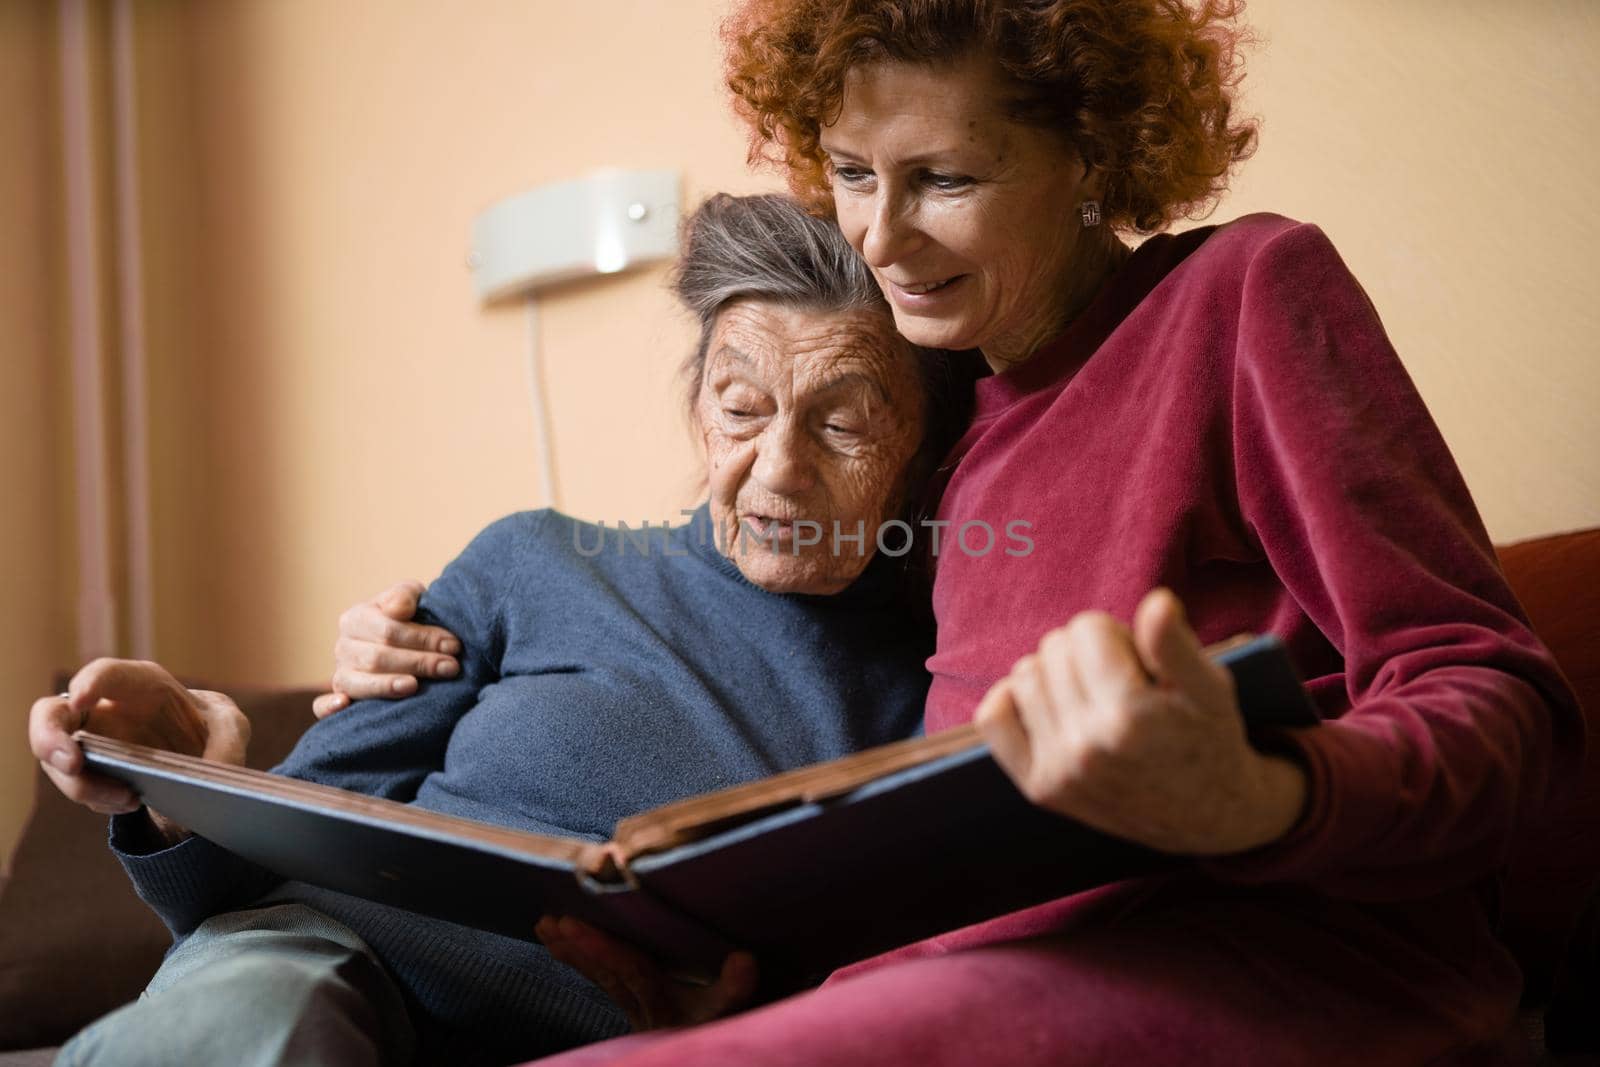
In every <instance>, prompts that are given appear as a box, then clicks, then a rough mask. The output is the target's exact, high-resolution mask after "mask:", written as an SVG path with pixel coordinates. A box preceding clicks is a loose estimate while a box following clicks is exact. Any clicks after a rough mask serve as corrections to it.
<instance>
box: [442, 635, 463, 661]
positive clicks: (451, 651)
mask: <svg viewBox="0 0 1600 1067" xmlns="http://www.w3.org/2000/svg"><path fill="white" fill-rule="evenodd" d="M439 651H440V652H443V653H444V654H445V655H447V656H459V655H460V654H461V642H460V641H457V640H456V639H455V638H453V637H447V638H445V639H444V640H443V641H440V642H439Z"/></svg>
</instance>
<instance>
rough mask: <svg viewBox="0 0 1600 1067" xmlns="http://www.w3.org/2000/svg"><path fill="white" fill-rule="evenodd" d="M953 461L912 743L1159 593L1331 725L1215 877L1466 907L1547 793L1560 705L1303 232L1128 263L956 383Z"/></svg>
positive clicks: (1409, 405)
mask: <svg viewBox="0 0 1600 1067" xmlns="http://www.w3.org/2000/svg"><path fill="white" fill-rule="evenodd" d="M955 456H956V457H958V458H959V464H958V465H957V466H956V467H955V469H954V472H953V474H952V475H951V477H950V480H949V483H948V486H947V488H946V490H945V493H944V496H943V499H942V503H941V505H940V508H939V515H938V518H940V519H943V520H946V521H948V522H950V523H951V524H952V525H951V528H950V530H949V531H948V532H947V534H946V538H945V544H944V545H943V546H942V551H941V552H940V554H939V557H938V563H937V569H936V576H935V584H934V608H935V612H936V615H937V618H938V646H937V650H936V652H935V654H934V655H933V657H932V658H931V659H930V660H929V667H930V669H931V670H932V672H933V687H932V690H931V691H930V694H929V699H928V711H927V726H928V729H929V731H930V732H931V731H935V730H940V729H945V728H948V727H950V726H954V725H957V724H960V723H964V722H966V721H968V720H969V719H970V718H971V717H972V713H973V710H974V708H975V707H976V704H977V702H978V700H979V698H980V697H981V696H982V694H983V692H984V691H985V689H986V688H987V687H988V686H989V685H991V684H992V683H993V682H994V681H995V680H997V679H998V678H1000V677H1001V676H1002V675H1003V674H1004V673H1006V672H1007V671H1008V670H1009V669H1010V666H1011V664H1012V663H1013V662H1014V661H1015V660H1016V659H1017V658H1018V657H1019V656H1021V655H1023V654H1024V653H1026V652H1029V651H1032V650H1033V649H1034V648H1035V647H1036V645H1037V642H1038V640H1039V638H1040V637H1041V635H1043V634H1044V633H1045V632H1046V631H1047V630H1049V629H1051V628H1053V627H1055V626H1058V625H1060V624H1062V623H1064V622H1065V621H1066V620H1067V619H1068V618H1069V617H1071V616H1072V615H1073V614H1074V613H1075V612H1078V611H1081V610H1084V609H1089V608H1098V609H1103V610H1106V611H1109V612H1111V613H1112V614H1114V615H1117V616H1119V617H1121V618H1123V619H1125V620H1126V619H1130V618H1131V617H1132V613H1133V609H1134V606H1135V605H1136V604H1137V603H1138V601H1139V599H1140V597H1142V596H1143V595H1144V594H1145V593H1146V592H1148V591H1149V590H1150V589H1151V588H1153V587H1155V586H1157V585H1166V586H1169V587H1170V588H1172V589H1173V590H1174V591H1175V592H1176V593H1177V594H1178V595H1179V597H1180V598H1181V599H1182V600H1183V602H1184V604H1185V606H1186V608H1187V611H1188V614H1189V618H1190V621H1191V622H1192V623H1193V625H1194V626H1195V628H1196V629H1197V630H1198V632H1199V635H1200V637H1201V639H1202V640H1203V641H1213V640H1218V639H1221V638H1224V637H1227V636H1229V635H1231V634H1234V633H1237V632H1240V631H1246V630H1250V631H1271V632H1273V633H1276V634H1278V635H1279V636H1281V637H1282V638H1283V639H1284V641H1285V642H1286V643H1287V644H1288V646H1289V649H1290V651H1291V653H1292V654H1293V656H1294V658H1295V660H1296V662H1297V664H1298V665H1299V667H1300V669H1301V672H1302V674H1304V675H1305V677H1306V678H1307V679H1308V681H1309V683H1310V686H1311V689H1312V692H1313V694H1314V696H1315V697H1316V699H1317V701H1318V703H1319V704H1320V706H1321V707H1322V709H1323V712H1324V714H1325V715H1326V716H1331V717H1334V718H1333V721H1330V722H1327V723H1325V724H1324V725H1323V726H1322V727H1320V728H1317V729H1315V730H1310V731H1302V732H1299V733H1297V734H1296V735H1295V736H1292V737H1287V738H1284V739H1283V744H1284V745H1285V746H1286V751H1287V752H1288V754H1290V755H1292V756H1295V757H1297V758H1298V759H1299V760H1300V762H1301V763H1302V764H1303V766H1304V768H1305V770H1306V771H1307V774H1308V781H1309V793H1308V802H1307V808H1306V811H1305V813H1304V815H1303V817H1302V819H1301V821H1300V823H1299V825H1298V826H1297V827H1296V828H1295V829H1294V830H1293V831H1291V833H1290V834H1289V836H1288V837H1287V838H1285V839H1283V840H1281V841H1279V842H1277V843H1275V844H1273V845H1270V846H1267V847H1265V848H1262V849H1259V850H1257V851H1255V852H1252V853H1249V854H1246V855H1243V856H1237V857H1230V858H1227V859H1224V860H1216V861H1212V863H1211V864H1210V867H1211V870H1212V872H1213V873H1214V874H1219V875H1222V876H1224V877H1225V878H1226V879H1227V880H1230V881H1249V882H1255V881H1271V882H1297V883H1310V884H1312V885H1314V886H1315V887H1316V888H1317V889H1319V890H1321V891H1322V892H1324V893H1329V894H1332V895H1334V896H1340V897H1344V898H1346V899H1352V900H1369V901H1383V900H1392V901H1401V900H1407V899H1411V900H1415V899H1417V898H1421V897H1427V896H1431V895H1433V894H1436V893H1441V892H1447V891H1449V890H1451V889H1460V888H1463V887H1465V886H1467V885H1469V884H1471V883H1473V882H1475V881H1477V880H1479V879H1482V878H1483V877H1484V876H1485V875H1486V874H1488V873H1490V872H1491V871H1492V870H1493V869H1494V868H1495V867H1496V866H1497V865H1498V864H1500V863H1503V861H1504V859H1505V857H1506V855H1507V851H1508V848H1509V846H1510V843H1511V840H1512V836H1513V829H1514V826H1515V825H1516V823H1517V821H1518V820H1519V819H1520V818H1523V817H1525V816H1527V815H1528V814H1530V813H1531V812H1532V811H1534V810H1535V809H1536V808H1537V806H1538V805H1539V804H1540V803H1542V801H1543V799H1544V798H1545V796H1546V794H1547V791H1548V790H1551V789H1553V788H1556V787H1559V786H1564V785H1567V784H1570V782H1571V780H1572V778H1573V776H1574V774H1575V772H1576V768H1577V766H1578V759H1579V757H1580V756H1581V752H1582V730H1583V727H1582V723H1581V719H1580V718H1579V716H1578V712H1577V708H1576V705H1575V702H1574V700H1573V697H1572V694H1571V692H1570V691H1569V690H1568V688H1567V686H1566V684H1565V682H1564V681H1563V680H1562V678H1561V676H1560V674H1559V672H1558V671H1557V670H1556V668H1555V666H1554V663H1553V661H1552V659H1551V658H1550V655H1549V653H1548V652H1547V651H1546V650H1545V649H1544V647H1543V646H1542V645H1541V644H1540V643H1539V641H1538V639H1537V638H1535V637H1534V636H1533V634H1532V632H1531V630H1530V628H1529V626H1528V624H1527V621H1526V620H1525V618H1524V616H1523V613H1522V611H1521V609H1520V608H1519V606H1518V605H1517V602H1516V600H1515V598H1514V597H1513V596H1512V594H1511V592H1510V590H1509V588H1508V587H1507V585H1506V582H1505V580H1504V578H1503V577H1502V575H1501V573H1500V571H1499V569H1498V566H1497V564H1496V561H1495V556H1494V552H1493V550H1492V549H1491V546H1490V542H1489V539H1488V537H1487V535H1486V534H1485V532H1484V529H1483V525H1482V522H1481V520H1480V519H1479V518H1478V515H1477V512H1476V510H1475V508H1474V506H1473V503H1472V499H1471V497H1470V495H1469V494H1468V492H1467V488H1466V486H1465V484H1464V483H1463V481H1462V479H1461V476H1460V473H1459V472H1458V471H1457V469H1456V466H1455V463H1454V461H1453V460H1452V459H1451V457H1450V454H1449V452H1448V450H1447V449H1446V447H1445V444H1444V442H1443V440H1442V439H1441V437H1440V435H1439V432H1438V430H1437V428H1436V427H1435V425H1434V423H1433V421H1432V419H1431V418H1430V417H1429V415H1428V412H1427V410H1426V409H1425V407H1424V406H1423V404H1422V401H1421V399H1420V398H1419V397H1418V395H1417V393H1416V390H1415V388H1414V387H1413V386H1412V383H1411V381H1410V379H1409V378H1408V376H1407V375H1406V372H1405V370H1404V368H1403V367H1402V366H1401V364H1400V361H1399V359H1398V358H1397V357H1396V355H1395V352H1394V350H1393V348H1392V347H1391V345H1390V343H1389V340H1388V338H1387V336H1386V335H1385V333H1384V330H1383V327H1382V325H1381V324H1380V322H1379V320H1378V316H1377V313H1376V312H1375V311H1374V309H1373V306H1372V304H1371V302H1370V301H1369V300H1368V299H1367V296H1366V294H1365V293H1364V292H1363V291H1362V289H1361V287H1360V286H1359V285H1358V284H1357V283H1356V281H1355V279H1354V278H1353V277H1352V276H1351V275H1350V273H1349V271H1348V270H1347V269H1346V268H1345V266H1344V264H1343V262H1342V261H1341V260H1340V259H1339V256H1338V254H1337V253H1336V252H1335V251H1334V249H1333V247H1332V245H1331V244H1330V243H1329V242H1328V240H1327V238H1326V237H1325V236H1324V235H1323V234H1322V232H1321V231H1320V230H1318V229H1317V228H1316V227H1314V226H1309V225H1303V224H1300V223H1296V222H1294V221H1292V220H1289V219H1284V218H1281V217H1277V216H1272V215H1253V216H1249V217H1247V218H1243V219H1240V220H1238V221H1237V222H1234V223H1232V224H1229V225H1226V226H1222V227H1210V228H1205V229H1200V230H1195V231H1191V232H1188V233H1185V234H1182V235H1180V236H1160V237H1155V238H1153V239H1151V240H1150V241H1148V242H1146V243H1145V244H1144V245H1143V246H1141V247H1140V248H1139V249H1138V250H1137V251H1136V252H1135V253H1134V254H1133V256H1132V258H1131V259H1130V260H1129V261H1128V263H1127V264H1126V265H1125V266H1124V268H1123V269H1122V270H1121V271H1119V272H1118V274H1117V275H1116V276H1115V277H1114V278H1113V279H1112V280H1111V281H1110V282H1108V283H1107V285H1106V286H1105V287H1104V288H1103V289H1102V291H1101V292H1100V293H1099V294H1098V295H1097V297H1096V298H1095V300H1094V302H1093V303H1092V304H1091V306H1090V307H1089V308H1088V309H1087V310H1086V311H1085V312H1084V313H1083V314H1082V315H1080V316H1079V317H1078V319H1077V320H1076V321H1075V322H1074V323H1073V324H1072V326H1071V327H1070V328H1069V329H1068V331H1067V332H1066V333H1065V334H1064V335H1062V336H1061V337H1059V338H1057V339H1056V340H1055V341H1053V342H1052V343H1050V344H1049V345H1047V346H1046V347H1045V348H1044V349H1042V350H1040V351H1039V352H1037V353H1036V354H1035V355H1034V356H1033V357H1032V358H1030V359H1029V360H1028V361H1027V362H1026V363H1024V364H1022V365H1020V366H1019V367H1017V368H1016V369H1014V370H1011V371H1009V372H1007V373H1005V374H1001V375H997V376H995V377H993V378H989V379H986V380H984V381H982V382H980V383H979V386H978V397H977V415H976V419H975V421H974V423H973V425H972V427H971V429H970V430H969V432H968V433H967V434H966V436H965V437H964V438H963V439H962V441H961V442H960V443H959V444H958V446H957V448H956V451H955ZM973 520H982V521H984V522H986V523H987V524H988V525H989V526H990V527H991V528H992V529H993V530H994V531H995V532H996V534H997V536H996V537H995V539H994V543H993V547H992V548H991V549H990V550H989V551H988V552H987V553H985V554H982V555H980V554H978V551H979V550H981V549H982V548H983V547H984V545H985V543H986V541H987V538H986V535H985V534H984V532H983V530H982V529H981V528H977V527H974V528H970V529H968V531H967V532H966V536H965V539H964V542H963V543H964V544H966V545H967V546H968V548H967V549H963V548H961V547H960V545H958V544H955V543H952V541H951V535H955V534H957V533H958V531H959V530H960V527H961V526H962V524H963V523H967V522H970V521H973ZM1018 520H1021V521H1025V522H1027V523H1030V524H1031V526H1030V527H1027V528H1018V527H1011V529H1012V530H1017V529H1025V532H1026V536H1027V537H1029V538H1031V540H1032V542H1033V548H1032V551H1031V552H1030V553H1028V554H1026V555H1019V554H1015V553H1017V552H1019V551H1021V549H1022V548H1024V547H1025V546H1022V545H1021V543H1020V542H1019V541H1017V540H1016V539H1015V538H1014V537H1013V538H1008V537H1007V536H1006V532H1007V524H1008V523H1015V522H1017V521H1018ZM1008 549H1009V550H1010V552H1009V553H1008Z"/></svg>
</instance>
